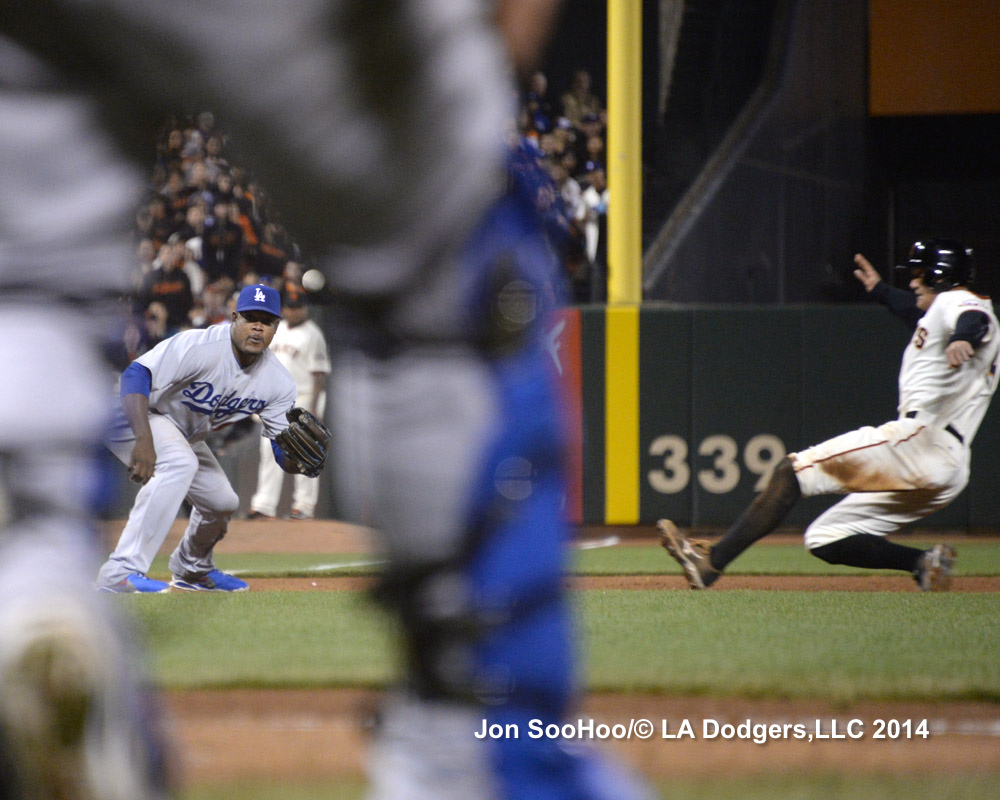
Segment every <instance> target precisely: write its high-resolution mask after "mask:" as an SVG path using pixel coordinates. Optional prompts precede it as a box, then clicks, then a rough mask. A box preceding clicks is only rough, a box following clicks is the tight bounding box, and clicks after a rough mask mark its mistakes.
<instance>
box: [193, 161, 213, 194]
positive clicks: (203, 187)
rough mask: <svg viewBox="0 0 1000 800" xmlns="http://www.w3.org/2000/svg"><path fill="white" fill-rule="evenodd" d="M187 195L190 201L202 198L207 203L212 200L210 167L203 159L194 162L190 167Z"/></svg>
mask: <svg viewBox="0 0 1000 800" xmlns="http://www.w3.org/2000/svg"><path fill="white" fill-rule="evenodd" d="M187 196H188V203H190V202H191V201H192V200H193V199H201V200H203V201H204V202H206V203H211V202H212V199H213V195H212V182H211V181H210V180H209V177H208V167H206V166H205V162H204V161H203V160H201V159H198V160H197V161H194V162H192V163H191V164H190V166H189V167H188V170H187Z"/></svg>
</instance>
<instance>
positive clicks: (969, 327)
mask: <svg viewBox="0 0 1000 800" xmlns="http://www.w3.org/2000/svg"><path fill="white" fill-rule="evenodd" d="M989 330H990V318H989V317H988V316H986V314H985V313H983V312H982V311H965V312H963V313H962V314H960V315H959V317H958V322H956V323H955V332H954V333H953V334H952V335H951V338H950V339H949V340H948V344H951V343H952V342H968V343H969V344H971V345H972V346H973V347H979V345H980V344H982V341H983V339H984V338H985V337H986V334H987V333H989Z"/></svg>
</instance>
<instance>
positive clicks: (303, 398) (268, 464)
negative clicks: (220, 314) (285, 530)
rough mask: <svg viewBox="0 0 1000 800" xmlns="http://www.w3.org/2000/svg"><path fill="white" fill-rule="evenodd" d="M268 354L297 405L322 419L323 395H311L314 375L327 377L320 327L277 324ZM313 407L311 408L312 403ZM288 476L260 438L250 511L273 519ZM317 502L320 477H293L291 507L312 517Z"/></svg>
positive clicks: (267, 442)
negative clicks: (283, 372)
mask: <svg viewBox="0 0 1000 800" xmlns="http://www.w3.org/2000/svg"><path fill="white" fill-rule="evenodd" d="M271 352H272V353H274V355H275V356H276V357H277V359H278V361H280V362H281V364H282V365H284V367H285V369H287V370H288V372H289V373H290V374H291V376H292V378H293V379H294V380H295V386H296V388H297V389H298V392H299V394H298V399H297V400H296V403H295V404H296V405H297V406H299V407H300V408H305V409H308V410H309V411H313V413H315V414H316V416H317V417H319V418H320V419H322V418H323V413H324V411H325V408H326V392H324V391H320V393H319V397H318V398H317V397H315V396H314V389H315V383H314V378H313V376H314V374H315V373H317V372H319V373H322V374H324V375H329V374H330V355H329V352H328V350H327V347H326V339H325V338H324V337H323V332H322V331H321V330H320V328H319V326H318V325H317V324H316V323H315V322H313V321H312V320H311V319H307V320H305V321H304V322H302V323H301V324H299V325H296V326H295V327H294V328H293V327H291V326H290V325H289V324H288V322H287V321H286V320H282V321H281V323H280V324H279V325H278V330H277V331H276V332H275V334H274V339H273V341H272V342H271ZM314 400H315V402H316V407H315V408H313V401H314ZM286 474H287V473H286V472H285V471H284V470H282V469H281V467H279V466H278V464H277V462H276V461H275V460H274V456H273V454H272V452H271V440H270V439H267V438H262V439H261V441H260V467H259V468H258V471H257V491H256V492H255V493H254V496H253V498H252V499H251V501H250V508H251V509H253V510H254V511H259V512H260V513H261V514H266V515H267V516H269V517H273V516H275V514H277V512H278V501H279V500H280V498H281V489H282V487H283V485H284V482H285V475H286ZM318 499H319V478H310V477H308V476H306V475H296V476H295V482H294V490H293V494H292V508H293V509H295V510H297V511H300V512H302V513H303V514H305V515H306V516H309V517H311V516H313V514H314V513H315V511H316V502H317V500H318Z"/></svg>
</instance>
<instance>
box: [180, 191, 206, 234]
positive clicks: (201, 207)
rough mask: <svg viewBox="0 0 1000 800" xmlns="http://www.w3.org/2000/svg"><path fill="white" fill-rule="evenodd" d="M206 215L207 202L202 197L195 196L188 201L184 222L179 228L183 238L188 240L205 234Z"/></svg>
mask: <svg viewBox="0 0 1000 800" xmlns="http://www.w3.org/2000/svg"><path fill="white" fill-rule="evenodd" d="M205 216H206V215H205V203H204V202H203V201H202V199H201V198H200V197H195V198H194V199H192V200H191V201H190V202H189V203H188V207H187V213H186V214H185V216H184V224H183V225H181V226H180V228H178V230H177V232H178V233H179V234H180V236H181V239H183V240H184V241H187V240H188V239H193V238H194V237H196V236H204V235H205Z"/></svg>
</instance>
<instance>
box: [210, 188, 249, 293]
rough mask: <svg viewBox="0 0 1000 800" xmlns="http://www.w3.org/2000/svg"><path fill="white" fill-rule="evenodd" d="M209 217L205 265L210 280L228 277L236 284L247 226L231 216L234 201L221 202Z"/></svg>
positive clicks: (241, 261)
mask: <svg viewBox="0 0 1000 800" xmlns="http://www.w3.org/2000/svg"><path fill="white" fill-rule="evenodd" d="M213 211H214V213H213V215H212V216H211V217H209V218H208V219H206V220H205V233H204V236H203V237H202V242H201V256H202V260H201V265H202V267H203V268H204V270H205V275H206V277H207V278H208V280H209V281H216V280H218V279H219V278H228V279H229V280H230V281H232V283H233V284H234V285H235V284H236V283H237V282H238V281H239V278H240V267H241V266H242V263H243V228H241V227H240V226H239V225H238V224H237V223H235V222H233V221H232V220H231V219H230V204H229V203H227V202H218V203H216V204H215V208H214V209H213Z"/></svg>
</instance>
